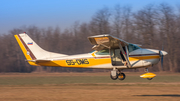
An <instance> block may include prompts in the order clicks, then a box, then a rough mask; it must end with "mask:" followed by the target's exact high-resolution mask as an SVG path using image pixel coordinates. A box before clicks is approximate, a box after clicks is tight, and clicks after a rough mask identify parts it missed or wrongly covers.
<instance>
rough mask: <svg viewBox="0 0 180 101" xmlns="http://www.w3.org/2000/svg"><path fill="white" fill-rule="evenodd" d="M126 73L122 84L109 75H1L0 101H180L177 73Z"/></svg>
mask: <svg viewBox="0 0 180 101" xmlns="http://www.w3.org/2000/svg"><path fill="white" fill-rule="evenodd" d="M140 74H143V73H126V79H125V80H124V81H119V80H115V81H114V80H111V79H110V77H109V73H108V72H107V73H4V74H2V73H1V74H0V101H72V100H73V101H117V100H120V101H180V73H175V74H174V73H157V77H155V78H154V79H153V80H151V81H149V80H146V79H142V78H140V77H139V75H140Z"/></svg>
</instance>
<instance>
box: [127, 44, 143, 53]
mask: <svg viewBox="0 0 180 101" xmlns="http://www.w3.org/2000/svg"><path fill="white" fill-rule="evenodd" d="M136 49H140V47H138V46H136V45H133V44H129V45H128V50H129V52H132V51H134V50H136Z"/></svg>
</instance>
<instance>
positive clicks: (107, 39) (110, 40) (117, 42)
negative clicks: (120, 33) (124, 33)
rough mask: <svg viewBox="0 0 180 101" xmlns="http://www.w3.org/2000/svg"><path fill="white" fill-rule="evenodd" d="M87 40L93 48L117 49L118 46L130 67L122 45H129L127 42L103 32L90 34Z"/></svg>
mask: <svg viewBox="0 0 180 101" xmlns="http://www.w3.org/2000/svg"><path fill="white" fill-rule="evenodd" d="M88 39H89V41H90V42H91V44H93V45H94V46H93V48H92V49H93V50H97V51H100V50H103V49H117V48H119V49H120V50H121V52H122V54H123V56H124V57H125V60H126V61H127V64H128V65H127V66H128V67H132V66H131V64H130V62H129V59H128V57H127V55H126V54H125V52H124V50H123V47H127V46H128V45H129V43H128V42H126V41H124V40H122V39H119V38H116V37H114V36H111V35H109V34H104V35H96V36H90V37H88Z"/></svg>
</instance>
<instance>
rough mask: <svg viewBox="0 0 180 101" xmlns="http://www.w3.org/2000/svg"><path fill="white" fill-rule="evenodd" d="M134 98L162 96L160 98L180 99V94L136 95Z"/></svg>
mask: <svg viewBox="0 0 180 101" xmlns="http://www.w3.org/2000/svg"><path fill="white" fill-rule="evenodd" d="M134 96H148V97H149V96H152V97H154V96H160V97H180V95H179V94H163V95H134Z"/></svg>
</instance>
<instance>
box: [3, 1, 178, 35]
mask: <svg viewBox="0 0 180 101" xmlns="http://www.w3.org/2000/svg"><path fill="white" fill-rule="evenodd" d="M162 2H166V3H169V4H171V5H172V6H176V4H180V0H0V34H5V33H8V32H9V30H12V29H14V28H20V27H22V26H31V25H35V26H38V27H39V28H47V27H49V26H51V27H56V26H59V27H60V28H61V29H64V28H69V27H71V26H72V25H73V23H74V22H75V21H80V22H88V21H90V19H91V18H92V16H93V15H94V14H95V12H97V11H98V10H99V9H101V8H103V7H105V6H107V7H109V8H113V7H114V6H115V5H116V4H120V5H121V6H125V5H130V6H132V9H133V10H138V9H141V8H143V7H144V6H146V5H147V4H150V3H153V4H159V3H162Z"/></svg>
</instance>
